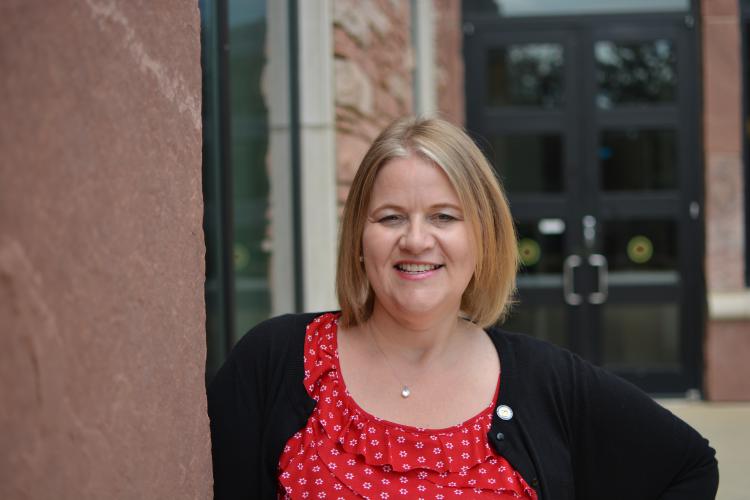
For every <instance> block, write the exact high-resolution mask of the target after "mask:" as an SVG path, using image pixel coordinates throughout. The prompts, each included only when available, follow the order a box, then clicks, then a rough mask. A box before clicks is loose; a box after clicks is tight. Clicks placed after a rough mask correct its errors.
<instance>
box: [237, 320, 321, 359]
mask: <svg viewBox="0 0 750 500" xmlns="http://www.w3.org/2000/svg"><path fill="white" fill-rule="evenodd" d="M322 314H325V313H322V312H317V313H299V314H283V315H280V316H274V317H272V318H269V319H266V320H264V321H261V322H260V323H258V324H257V325H255V326H254V327H253V328H251V329H250V330H249V331H248V332H247V333H246V334H245V335H244V336H243V337H242V338H241V339H240V340H239V341H238V342H237V344H236V345H235V346H234V348H233V349H232V353H231V355H230V356H231V357H232V358H234V359H235V360H237V361H240V360H243V359H248V358H259V357H260V358H267V357H268V356H273V357H278V355H281V354H283V353H287V352H289V351H290V350H291V351H299V352H300V353H301V352H302V348H303V345H304V339H305V331H306V328H307V325H309V324H310V323H311V322H313V321H314V320H315V318H317V317H319V316H321V315H322Z"/></svg>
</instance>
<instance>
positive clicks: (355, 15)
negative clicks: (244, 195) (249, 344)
mask: <svg viewBox="0 0 750 500" xmlns="http://www.w3.org/2000/svg"><path fill="white" fill-rule="evenodd" d="M219 3H220V2H217V4H216V5H218V4H219ZM251 3H252V2H251ZM256 3H257V4H258V5H261V6H265V5H266V4H265V3H264V2H256ZM208 5H209V2H206V4H205V6H208ZM226 5H227V6H228V10H227V12H225V14H224V15H225V16H227V18H228V19H229V20H230V24H231V22H232V21H231V20H232V19H234V17H237V18H238V19H239V18H240V17H241V14H234V15H233V10H232V9H233V8H235V9H242V8H245V9H247V3H244V4H242V5H245V7H240V5H241V4H240V3H239V2H237V7H233V6H234V3H233V2H231V1H229V2H227V3H226ZM205 6H204V7H205ZM268 9H270V10H268V11H267V12H265V14H263V15H262V16H261V17H263V16H265V17H263V18H264V20H265V34H266V35H265V38H264V39H262V40H261V39H260V38H258V40H257V47H258V50H259V51H260V52H259V53H263V54H265V57H266V59H265V64H266V66H265V67H266V68H267V69H266V70H265V71H264V73H263V75H260V74H259V75H257V76H258V81H260V82H261V84H259V85H257V86H256V87H257V89H258V91H257V94H256V99H258V100H259V102H263V103H265V106H267V108H268V112H267V115H268V117H269V122H268V125H267V127H268V128H267V131H268V132H267V137H268V138H267V141H268V146H267V147H268V149H269V151H270V153H269V154H268V155H267V156H265V157H263V161H257V162H255V163H244V164H239V163H238V164H232V165H231V166H229V168H227V165H223V167H221V168H224V171H231V172H233V174H232V175H234V176H240V175H242V174H241V171H243V170H248V171H252V170H253V169H254V170H256V171H258V172H261V173H263V175H265V178H264V179H265V180H264V181H263V182H266V183H268V184H269V186H270V188H269V190H268V192H267V193H266V194H264V195H263V196H265V198H263V199H261V200H260V203H261V206H259V208H256V209H255V210H252V211H250V212H248V210H247V209H246V208H243V207H244V205H242V204H241V203H235V204H234V209H233V210H234V218H235V219H236V220H240V219H243V218H245V217H248V213H251V214H253V216H254V217H256V218H262V224H260V225H259V226H258V228H259V229H258V231H259V232H258V235H262V238H261V237H256V238H255V241H256V243H255V245H256V246H257V248H258V251H257V252H256V254H257V255H265V257H263V258H267V259H268V264H267V265H266V266H265V267H260V268H258V270H259V273H260V274H259V275H258V276H259V277H260V279H261V280H265V285H264V286H265V288H264V290H265V292H264V293H265V294H266V299H265V302H264V301H263V300H257V299H251V298H248V297H249V296H244V297H243V296H241V295H240V292H239V289H240V288H241V287H240V285H241V283H240V282H241V278H239V274H238V272H239V271H235V272H234V274H235V276H238V277H237V278H236V279H237V280H238V281H237V283H236V284H235V289H236V290H237V294H236V297H235V298H234V299H233V300H234V301H235V303H234V305H233V306H232V307H233V308H234V310H235V313H232V312H231V309H232V308H225V310H226V311H227V312H226V313H224V316H225V317H226V318H232V317H235V318H236V319H235V320H234V321H235V324H233V325H231V328H232V329H233V330H232V331H233V334H232V335H233V337H231V338H230V339H229V340H228V341H227V340H226V336H224V337H222V338H223V339H224V341H223V344H222V347H221V348H220V349H216V350H214V352H217V353H218V352H219V351H224V352H225V351H226V349H228V348H229V347H230V346H231V344H232V342H233V341H234V340H235V339H236V338H237V336H238V335H241V334H242V333H243V332H245V331H246V330H247V329H248V328H249V327H251V326H252V324H254V323H255V322H256V321H257V320H258V319H259V318H262V317H264V316H268V315H272V314H277V313H282V312H285V311H289V310H324V309H335V308H336V301H335V296H334V293H333V276H334V256H335V251H336V236H337V224H338V216H339V215H340V211H341V208H342V205H343V202H344V200H345V199H346V193H347V191H348V186H349V184H350V182H351V180H352V179H353V176H354V173H355V172H356V168H357V165H358V163H359V161H360V159H361V158H362V156H363V154H364V152H365V151H366V149H367V146H368V144H369V142H370V141H371V140H372V139H373V138H374V137H375V135H376V134H377V132H378V131H379V130H380V129H381V128H382V127H384V126H385V125H386V124H387V123H388V122H389V121H390V120H392V119H394V118H396V117H398V116H402V115H405V114H438V115H441V116H444V117H446V118H448V119H450V120H452V121H453V122H455V123H458V124H461V125H464V126H465V127H466V128H467V130H468V131H469V132H470V133H471V134H473V135H474V137H475V138H476V139H477V142H478V144H479V145H480V147H482V148H483V149H484V150H485V152H486V154H487V156H488V157H489V158H490V159H491V161H492V162H493V163H494V165H495V167H496V169H497V171H498V175H499V177H500V178H501V179H502V181H503V182H504V184H505V187H506V189H507V191H508V193H509V197H510V200H511V204H512V208H513V211H514V214H515V217H516V222H517V228H518V231H519V239H520V243H519V244H520V249H521V254H522V260H523V265H522V273H521V276H520V277H519V283H518V284H519V299H520V304H519V305H518V306H517V307H516V309H515V311H514V313H513V315H512V316H511V318H510V320H509V321H508V323H507V325H506V326H507V327H508V328H512V329H516V330H520V331H523V332H526V333H529V334H532V335H535V336H539V337H542V338H546V339H548V340H551V341H553V342H556V343H558V344H561V345H564V346H566V347H568V348H571V349H572V350H574V351H576V352H579V353H580V354H582V355H583V356H584V357H587V358H588V359H591V360H592V361H594V362H596V363H597V364H601V365H604V366H606V367H608V368H609V369H611V370H613V371H615V372H617V373H619V374H620V375H622V376H624V377H626V378H628V379H630V380H632V381H633V382H634V383H636V384H638V385H640V386H641V387H643V388H644V389H646V390H648V391H650V392H652V393H654V394H662V395H672V396H687V397H691V398H692V397H705V398H709V399H713V400H746V399H750V385H749V384H746V383H745V382H744V380H745V379H746V377H745V376H743V375H742V374H747V370H748V368H747V367H746V366H747V363H746V362H745V359H746V357H747V356H748V349H750V333H749V332H750V323H749V322H748V321H750V320H749V319H748V315H750V303H749V302H748V301H749V300H750V295H749V294H748V289H747V284H748V272H747V269H748V266H747V257H746V252H745V246H746V239H747V236H746V230H745V228H746V222H745V220H746V216H745V214H746V210H747V208H746V206H747V204H746V203H745V201H744V199H745V191H746V189H747V180H746V179H747V176H746V175H745V172H746V167H745V163H746V162H745V161H744V160H743V154H744V151H745V149H746V148H745V141H746V137H745V136H746V134H745V128H744V126H743V120H744V118H743V116H744V115H743V102H744V91H743V88H744V87H743V85H744V77H743V67H744V66H743V63H742V61H743V53H744V52H743V50H744V49H743V47H744V45H743V43H744V42H743V36H744V35H743V33H744V31H743V26H744V25H743V21H742V19H743V17H742V16H743V14H742V13H743V12H744V11H743V10H742V8H741V4H739V3H737V2H728V1H718V0H713V1H711V0H707V1H704V2H700V3H699V2H691V1H689V0H660V1H657V2H623V1H617V0H612V1H609V2H576V3H575V4H574V5H568V4H566V3H564V2H562V3H561V2H557V1H553V0H549V1H547V2H537V3H535V4H534V5H533V6H532V5H530V4H526V3H524V2H516V1H513V0H508V1H502V0H497V1H494V0H487V1H479V0H475V1H465V2H462V3H459V2H449V1H445V2H443V1H416V0H415V1H411V2H389V1H385V0H381V1H379V0H360V1H351V0H332V1H327V2H323V1H321V2H312V3H311V2H286V3H285V2H281V3H273V4H272V3H269V4H268ZM205 11H206V8H204V12H205ZM237 12H238V13H239V12H240V11H239V10H237ZM238 16H239V17H238ZM204 18H205V15H204ZM233 36H238V37H241V36H242V35H241V34H240V32H239V31H237V35H235V31H232V30H231V29H230V30H229V32H228V35H227V39H228V46H229V53H230V56H229V61H230V62H229V65H230V67H229V68H228V70H227V73H228V75H229V76H228V79H229V80H230V81H233V78H239V77H237V76H232V75H233V70H232V68H231V64H236V63H234V62H232V61H233V59H232V58H233V56H232V55H231V54H232V51H233V50H234V49H233V47H234V42H233V41H232V37H233ZM274 37H276V38H274ZM244 43H245V42H242V41H241V40H240V39H238V40H237V44H238V46H244V45H243V44H244ZM205 55H206V52H205V46H204V57H205ZM237 64H238V63H237ZM204 66H205V65H204ZM274 68H276V69H275V70H274ZM238 70H239V71H241V68H240V67H239V66H238ZM274 71H275V73H274ZM285 72H286V73H285ZM271 74H274V75H276V76H275V77H273V84H270V83H269V82H270V81H271V80H270V78H271V77H270V75H271ZM264 75H265V76H264ZM225 76H226V75H225ZM228 108H231V110H230V111H229V112H228V113H227V114H228V115H231V114H232V113H236V109H237V108H236V107H233V106H228ZM232 120H233V119H230V120H229V122H231V123H235V122H234V121H232ZM229 122H228V123H229ZM217 136H218V137H222V136H231V137H234V134H228V133H218V134H217ZM230 149H231V148H230ZM217 170H220V168H218V166H217ZM230 184H231V183H230ZM233 189H234V190H235V193H236V192H237V190H238V189H239V188H238V187H237V186H236V183H235V185H234V188H233ZM264 203H265V205H264ZM224 224H226V223H224ZM220 225H221V224H219V223H217V227H218V226H220ZM238 227H239V225H238ZM207 231H209V232H210V226H209V227H208V228H207ZM235 246H236V245H235ZM230 247H232V245H231V244H229V243H227V245H226V248H225V254H226V256H225V257H224V261H225V262H227V261H228V260H229V259H230V258H232V259H234V266H237V265H242V262H243V261H242V258H241V256H242V255H243V253H242V251H238V250H237V249H236V248H233V247H232V248H230ZM240 250H241V249H240ZM209 252H210V245H209ZM263 252H265V253H263ZM247 261H248V262H251V261H252V259H247ZM231 271H232V270H231V269H229V270H227V272H226V276H227V279H228V280H230V281H231V275H232V274H233V272H231ZM224 289H225V290H228V291H226V292H225V295H226V296H230V295H232V293H231V289H232V287H231V284H230V286H228V287H224ZM231 302H232V300H227V301H225V305H226V304H228V303H231ZM258 304H261V305H262V306H261V307H260V308H259V309H258V310H257V311H256V314H255V315H252V316H248V317H247V318H249V320H247V319H246V320H244V322H243V318H242V315H241V314H239V311H241V310H242V309H243V308H246V307H257V306H258ZM211 315H212V313H211V308H210V307H209V316H211ZM217 331H221V332H226V329H222V328H217ZM209 335H210V334H209ZM222 335H223V334H222ZM210 345H211V344H210ZM221 359H222V355H218V356H217V357H216V358H215V359H214V360H213V362H214V363H218V362H219V361H220V360H221ZM210 371H211V369H209V372H210Z"/></svg>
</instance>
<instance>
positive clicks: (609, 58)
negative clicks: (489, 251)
mask: <svg viewBox="0 0 750 500" xmlns="http://www.w3.org/2000/svg"><path fill="white" fill-rule="evenodd" d="M680 19H682V18H680ZM691 34H692V32H691V30H690V28H689V27H686V26H685V25H684V23H682V22H677V21H676V20H674V19H673V20H672V21H670V22H665V19H664V18H655V19H649V18H648V17H646V16H644V17H638V18H637V22H634V21H633V20H632V19H630V20H629V19H623V18H618V17H616V16H612V17H609V18H604V17H601V16H590V17H589V18H585V19H578V20H563V21H561V20H557V21H555V22H536V23H530V22H523V21H521V22H508V21H503V22H498V21H494V22H493V21H488V22H486V23H474V24H471V29H470V30H469V31H468V32H467V36H466V38H465V53H466V57H467V61H466V64H467V66H466V67H467V110H468V127H469V129H470V130H472V131H474V132H477V133H478V136H477V137H478V142H479V143H480V145H481V146H483V147H484V149H485V152H486V153H487V155H488V157H489V158H490V159H491V160H492V161H493V163H494V165H495V167H496V169H497V171H498V173H499V175H500V178H501V179H502V181H503V183H504V184H505V188H506V190H507V192H508V195H509V199H510V202H511V210H512V212H513V214H514V217H515V220H516V224H517V229H518V233H519V251H520V255H521V261H522V268H521V273H520V275H519V278H518V287H519V304H518V306H517V307H516V308H515V309H514V311H513V313H512V315H511V317H510V318H509V320H508V321H507V322H506V325H505V327H506V328H508V329H512V330H516V331H521V332H525V333H529V334H532V335H535V336H537V337H540V338H544V339H546V340H549V341H552V342H554V343H557V344H559V345H562V346H564V347H567V348H569V349H571V350H574V351H576V352H578V353H579V354H581V355H582V356H584V357H586V358H588V359H590V360H591V361H593V362H595V363H597V364H600V365H603V366H605V367H606V368H608V369H610V370H612V371H614V372H616V373H618V374H620V375H622V376H624V377H626V378H628V379H630V380H632V381H634V382H635V383H637V384H638V385H640V386H642V387H643V388H645V389H647V390H649V391H651V392H658V393H678V392H683V391H686V390H688V389H692V388H698V387H699V386H700V366H699V365H700V362H699V361H700V335H701V331H702V330H701V327H700V324H701V307H700V304H701V303H702V301H701V297H702V296H703V294H702V274H701V271H700V269H701V262H700V244H701V242H702V235H701V230H700V227H701V226H700V224H699V219H700V198H699V189H700V183H699V181H698V176H697V175H696V172H698V171H699V166H698V165H697V163H696V162H697V158H696V157H697V148H696V142H697V141H696V140H695V138H696V137H697V130H696V129H695V128H694V127H693V126H692V125H691V124H692V123H695V122H696V121H697V120H695V119H694V118H695V117H694V116H692V115H691V113H693V112H694V111H693V106H692V102H691V99H692V98H693V97H694V96H695V94H696V89H695V85H694V83H693V82H694V78H693V76H694V75H695V74H696V73H697V72H696V69H695V67H693V65H694V60H693V59H694V58H693V57H691V53H690V51H691V46H690V43H689V41H690V36H691Z"/></svg>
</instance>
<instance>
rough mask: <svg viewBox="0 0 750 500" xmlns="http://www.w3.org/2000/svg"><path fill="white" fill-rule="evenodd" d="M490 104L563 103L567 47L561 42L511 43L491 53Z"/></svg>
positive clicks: (546, 105)
mask: <svg viewBox="0 0 750 500" xmlns="http://www.w3.org/2000/svg"><path fill="white" fill-rule="evenodd" d="M488 58H489V60H488V64H489V68H488V72H487V74H488V77H489V81H488V90H489V92H488V97H489V104H490V106H534V107H542V108H557V107H560V106H562V105H563V90H564V89H563V63H564V61H563V48H562V46H561V45H559V44H552V43H533V44H523V45H521V44H519V45H508V46H507V47H502V48H496V49H492V50H490V51H489V53H488Z"/></svg>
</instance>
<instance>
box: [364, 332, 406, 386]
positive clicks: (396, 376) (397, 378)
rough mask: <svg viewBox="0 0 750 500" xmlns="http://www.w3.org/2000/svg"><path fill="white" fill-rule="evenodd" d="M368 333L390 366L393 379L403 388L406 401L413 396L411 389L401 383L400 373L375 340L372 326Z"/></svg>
mask: <svg viewBox="0 0 750 500" xmlns="http://www.w3.org/2000/svg"><path fill="white" fill-rule="evenodd" d="M368 331H369V332H370V337H372V341H373V342H374V343H375V347H377V348H378V351H380V354H382V355H383V359H384V360H385V364H387V365H388V368H390V369H391V373H392V374H393V378H395V379H396V381H397V382H398V383H399V385H400V386H401V397H402V398H404V399H406V398H408V397H409V396H411V389H409V386H408V385H407V384H405V383H403V382H402V381H401V378H400V377H399V376H398V373H397V372H396V370H395V369H394V368H393V365H392V364H391V362H390V360H389V359H388V356H386V355H385V351H383V349H382V348H381V347H380V344H378V341H377V339H376V338H375V333H374V332H373V331H372V326H370V327H369V328H368Z"/></svg>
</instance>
